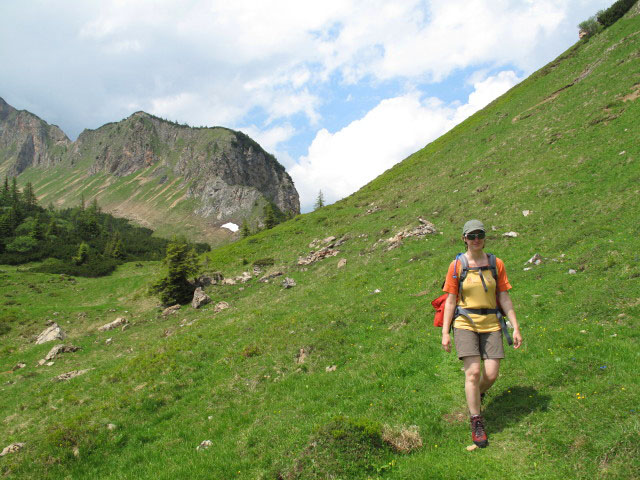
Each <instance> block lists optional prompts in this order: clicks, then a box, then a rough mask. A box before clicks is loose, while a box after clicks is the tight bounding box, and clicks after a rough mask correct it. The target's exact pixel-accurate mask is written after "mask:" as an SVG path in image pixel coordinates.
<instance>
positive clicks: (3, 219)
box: [0, 213, 14, 238]
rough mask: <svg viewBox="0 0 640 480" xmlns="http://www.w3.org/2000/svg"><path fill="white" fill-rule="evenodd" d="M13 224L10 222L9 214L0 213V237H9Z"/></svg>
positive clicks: (11, 234)
mask: <svg viewBox="0 0 640 480" xmlns="http://www.w3.org/2000/svg"><path fill="white" fill-rule="evenodd" d="M13 229H14V227H13V225H12V223H11V216H10V215H9V214H8V213H6V214H4V215H0V238H10V237H12V236H13Z"/></svg>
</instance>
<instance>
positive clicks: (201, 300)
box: [191, 287, 211, 308]
mask: <svg viewBox="0 0 640 480" xmlns="http://www.w3.org/2000/svg"><path fill="white" fill-rule="evenodd" d="M210 301H211V297H209V295H207V294H206V293H204V290H202V288H200V287H198V288H196V291H195V292H193V300H191V306H192V307H193V308H200V307H201V306H202V305H206V304H207V303H209V302H210Z"/></svg>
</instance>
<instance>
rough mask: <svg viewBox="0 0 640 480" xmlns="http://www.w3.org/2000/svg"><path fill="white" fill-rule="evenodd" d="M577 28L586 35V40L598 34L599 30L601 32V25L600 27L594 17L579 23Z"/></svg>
mask: <svg viewBox="0 0 640 480" xmlns="http://www.w3.org/2000/svg"><path fill="white" fill-rule="evenodd" d="M578 28H579V29H580V30H581V31H583V32H585V33H586V35H585V36H586V38H589V37H591V36H593V35H595V34H596V33H598V32H599V31H600V30H602V25H600V23H598V20H597V19H596V16H595V15H594V16H592V17H590V18H588V19H587V20H585V21H584V22H581V23H579V24H578Z"/></svg>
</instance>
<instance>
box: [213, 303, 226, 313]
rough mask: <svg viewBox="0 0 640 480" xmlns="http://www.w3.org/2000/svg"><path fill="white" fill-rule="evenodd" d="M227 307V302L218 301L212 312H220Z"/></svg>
mask: <svg viewBox="0 0 640 480" xmlns="http://www.w3.org/2000/svg"><path fill="white" fill-rule="evenodd" d="M227 308H229V304H228V303H227V302H218V303H216V306H215V307H214V308H213V313H220V312H221V311H223V310H226V309H227Z"/></svg>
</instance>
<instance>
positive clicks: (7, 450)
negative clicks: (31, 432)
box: [0, 442, 24, 457]
mask: <svg viewBox="0 0 640 480" xmlns="http://www.w3.org/2000/svg"><path fill="white" fill-rule="evenodd" d="M22 448H24V443H20V442H16V443H12V444H11V445H8V446H6V447H4V449H3V450H2V452H1V453H0V457H4V456H5V455H9V454H10V453H16V452H18V451H20V450H22Z"/></svg>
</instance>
